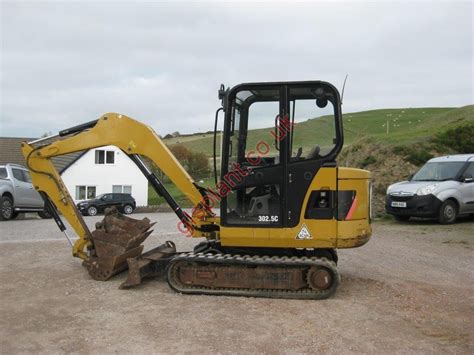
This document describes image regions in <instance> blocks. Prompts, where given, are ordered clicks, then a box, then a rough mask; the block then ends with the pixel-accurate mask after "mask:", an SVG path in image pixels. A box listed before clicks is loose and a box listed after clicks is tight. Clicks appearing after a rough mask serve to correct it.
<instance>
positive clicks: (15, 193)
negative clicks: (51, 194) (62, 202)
mask: <svg viewBox="0 0 474 355" xmlns="http://www.w3.org/2000/svg"><path fill="white" fill-rule="evenodd" d="M0 196H1V197H0V221H5V220H9V219H13V218H16V217H17V216H18V214H19V213H21V212H37V213H38V215H39V216H40V217H41V218H51V216H50V214H49V213H48V212H47V211H46V210H45V209H44V201H43V199H42V198H41V196H40V194H39V193H38V192H37V191H36V190H35V189H34V188H33V184H32V183H31V177H30V173H29V172H28V169H26V168H25V167H24V166H21V165H17V164H6V165H0Z"/></svg>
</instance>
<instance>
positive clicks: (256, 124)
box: [219, 81, 343, 228]
mask: <svg viewBox="0 0 474 355" xmlns="http://www.w3.org/2000/svg"><path fill="white" fill-rule="evenodd" d="M340 106H341V102H340V98H339V94H338V92H337V90H336V89H335V88H334V87H333V86H332V85H330V84H328V83H325V82H320V81H316V82H285V83H258V84H242V85H238V86H236V87H234V88H233V89H232V90H230V91H229V92H228V95H227V100H226V107H225V127H224V147H223V159H222V170H221V181H220V186H219V188H220V190H221V191H224V192H225V193H223V194H221V195H224V198H223V200H222V203H221V221H222V222H221V223H222V225H223V226H246V227H253V228H255V227H257V228H258V227H294V226H295V225H297V224H298V222H299V216H300V212H301V209H302V207H303V206H302V202H303V199H304V197H305V194H306V192H307V190H308V187H309V185H310V183H311V181H312V180H313V178H314V176H315V175H316V174H317V172H318V170H319V169H320V168H321V167H322V166H328V165H334V163H335V158H336V156H337V154H338V153H339V151H340V150H341V148H342V145H343V135H342V123H341V107H340Z"/></svg>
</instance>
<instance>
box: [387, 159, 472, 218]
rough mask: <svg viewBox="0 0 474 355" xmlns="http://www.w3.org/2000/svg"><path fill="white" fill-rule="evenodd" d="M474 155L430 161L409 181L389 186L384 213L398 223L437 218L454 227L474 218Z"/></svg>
mask: <svg viewBox="0 0 474 355" xmlns="http://www.w3.org/2000/svg"><path fill="white" fill-rule="evenodd" d="M473 177H474V154H461V155H450V156H444V157H439V158H433V159H430V160H429V161H428V162H427V163H426V164H425V165H423V167H422V168H421V169H420V170H419V171H418V172H417V173H416V174H414V175H413V176H412V177H411V178H410V180H409V181H402V182H398V183H396V184H393V185H390V186H389V187H388V189H387V196H386V203H385V210H386V211H387V213H389V214H391V215H393V216H394V217H395V218H396V219H397V220H408V219H409V218H410V217H426V218H437V219H438V221H439V223H441V224H449V223H454V221H456V218H457V217H458V216H462V215H468V214H474V181H473Z"/></svg>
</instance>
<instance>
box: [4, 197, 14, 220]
mask: <svg viewBox="0 0 474 355" xmlns="http://www.w3.org/2000/svg"><path fill="white" fill-rule="evenodd" d="M14 214H15V211H14V210H13V200H12V199H11V198H10V197H8V196H3V197H2V198H0V221H8V220H9V219H12V218H13V216H14Z"/></svg>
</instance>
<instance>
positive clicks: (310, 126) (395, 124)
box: [164, 105, 474, 157]
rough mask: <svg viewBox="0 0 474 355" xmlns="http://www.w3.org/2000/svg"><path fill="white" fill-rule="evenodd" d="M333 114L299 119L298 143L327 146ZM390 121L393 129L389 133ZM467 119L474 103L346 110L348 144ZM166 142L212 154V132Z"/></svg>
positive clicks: (261, 132)
mask: <svg viewBox="0 0 474 355" xmlns="http://www.w3.org/2000/svg"><path fill="white" fill-rule="evenodd" d="M330 119H331V118H330V117H327V116H326V117H319V118H313V119H310V120H308V121H306V122H301V123H298V125H297V129H298V130H299V131H300V132H303V134H300V135H298V139H296V140H295V142H294V144H295V146H298V147H300V146H301V147H303V148H306V149H310V148H311V147H313V146H314V145H315V144H316V143H319V145H321V146H323V145H324V143H325V142H327V143H329V141H330V139H331V138H332V132H333V130H332V128H331V126H330V123H329V122H330ZM387 122H389V133H388V134H387V126H386V125H387ZM467 122H474V105H470V106H465V107H460V108H443V107H439V108H403V109H384V110H372V111H363V112H354V113H346V114H343V124H344V144H345V145H346V146H348V145H350V144H352V143H353V142H354V141H356V140H359V139H361V138H362V137H372V138H373V139H374V140H375V141H377V142H381V143H384V144H395V143H396V144H404V143H410V142H418V141H420V140H424V139H429V138H430V137H432V136H433V135H434V134H436V133H438V132H440V131H443V130H445V129H447V128H448V127H449V128H452V127H456V126H459V125H462V124H464V123H467ZM271 129H272V128H270V127H269V128H263V129H258V130H253V131H251V132H250V133H249V144H250V145H249V146H254V145H255V144H256V143H257V142H258V141H259V140H262V139H263V140H265V141H267V142H270V141H271V139H272V138H271V136H270V135H269V132H270V130H271ZM295 138H296V137H295ZM164 141H165V143H166V144H169V145H172V144H176V143H181V144H183V145H184V146H186V147H187V148H189V149H192V150H193V151H200V152H203V153H205V154H206V155H207V156H209V157H211V156H212V142H213V136H212V134H204V133H203V134H196V135H192V136H184V137H176V138H170V139H165V140H164Z"/></svg>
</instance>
